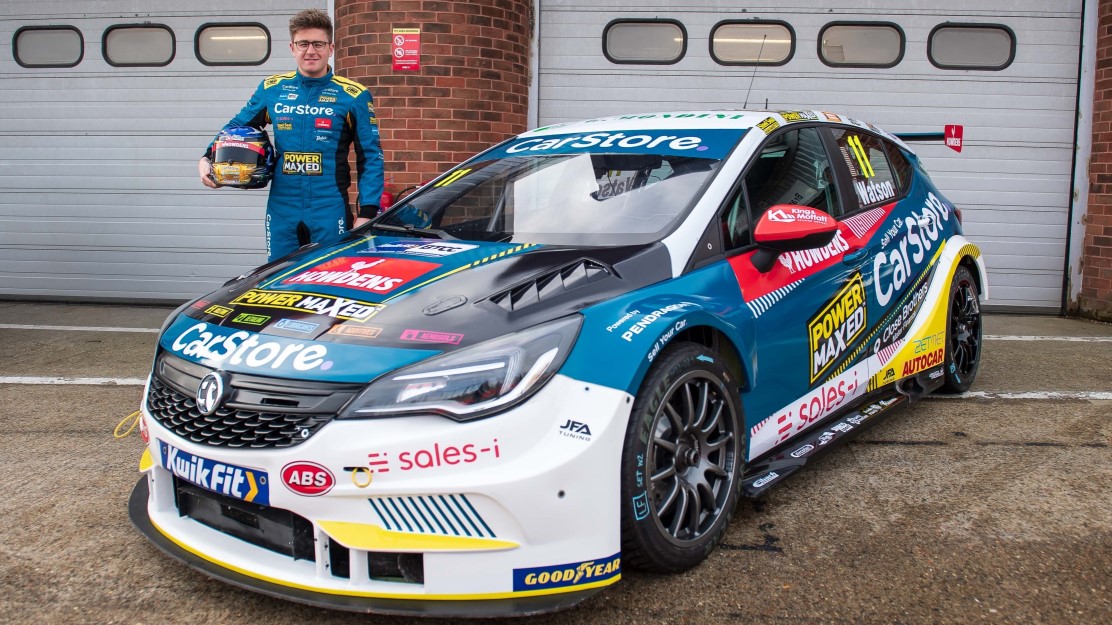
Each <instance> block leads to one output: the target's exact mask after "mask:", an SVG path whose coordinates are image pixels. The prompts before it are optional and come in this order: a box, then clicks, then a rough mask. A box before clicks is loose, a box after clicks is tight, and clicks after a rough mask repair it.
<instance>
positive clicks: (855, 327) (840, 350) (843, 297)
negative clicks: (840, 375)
mask: <svg viewBox="0 0 1112 625" xmlns="http://www.w3.org/2000/svg"><path fill="white" fill-rule="evenodd" d="M865 300H866V297H865V283H864V282H863V281H862V280H861V274H860V273H856V274H854V275H853V277H852V278H850V279H849V281H848V282H846V285H845V286H843V287H842V288H841V290H839V291H838V292H837V293H835V294H834V297H833V298H831V299H830V301H829V302H827V304H826V306H824V307H823V308H822V310H820V311H819V313H818V314H817V315H815V316H814V317H812V318H811V320H810V322H808V323H807V336H808V339H809V341H810V346H811V381H812V382H814V381H815V380H816V379H818V377H819V376H820V375H822V374H823V372H825V371H826V370H827V369H829V368H830V365H832V364H834V362H836V361H837V360H838V359H839V358H840V357H841V356H842V355H843V354H845V353H846V352H847V351H849V348H850V346H851V345H853V342H854V340H855V339H856V338H857V337H858V336H860V335H861V333H862V332H864V331H865V324H866V313H865Z"/></svg>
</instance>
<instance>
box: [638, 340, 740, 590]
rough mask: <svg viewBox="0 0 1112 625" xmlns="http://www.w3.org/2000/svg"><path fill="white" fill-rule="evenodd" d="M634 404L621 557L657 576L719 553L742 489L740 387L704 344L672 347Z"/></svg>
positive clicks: (656, 367)
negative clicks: (717, 549) (719, 543)
mask: <svg viewBox="0 0 1112 625" xmlns="http://www.w3.org/2000/svg"><path fill="white" fill-rule="evenodd" d="M658 358H659V360H657V362H656V363H655V364H654V365H653V367H652V368H651V369H650V370H649V374H648V375H647V376H646V378H645V382H644V384H643V385H642V387H641V391H640V392H639V393H638V395H637V400H636V401H635V402H634V405H633V412H632V414H631V416H630V425H629V428H628V430H627V434H626V445H625V450H624V452H623V458H622V495H623V497H622V553H623V559H624V560H625V563H626V564H628V565H631V566H633V567H635V568H640V569H644V570H650V571H660V572H674V571H682V570H685V569H689V568H691V567H693V566H695V565H696V564H698V563H699V562H701V561H702V560H703V559H704V558H706V556H707V555H708V554H709V553H710V552H711V550H713V549H714V546H715V545H716V544H717V543H718V541H719V540H720V539H721V537H722V534H723V532H724V531H725V529H726V526H727V525H728V524H729V520H730V517H731V516H732V514H733V510H734V507H735V504H736V502H737V497H738V492H739V489H740V486H741V468H742V448H743V447H742V440H743V438H744V433H743V431H742V423H743V420H742V418H741V409H740V402H739V401H738V398H737V389H736V382H735V381H734V380H733V376H732V375H731V374H730V372H729V371H728V370H727V369H726V368H725V367H724V366H723V364H722V363H721V362H720V360H719V359H718V357H717V356H716V355H715V354H714V353H712V352H711V351H710V350H708V349H706V348H705V347H703V346H701V345H695V344H691V343H681V344H677V345H674V346H672V347H671V348H669V349H668V350H666V351H665V352H664V353H662V354H661V355H660V356H659V357H658Z"/></svg>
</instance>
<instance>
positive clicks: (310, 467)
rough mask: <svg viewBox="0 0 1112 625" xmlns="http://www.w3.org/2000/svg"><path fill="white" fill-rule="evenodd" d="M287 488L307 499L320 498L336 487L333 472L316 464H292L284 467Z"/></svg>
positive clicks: (283, 481)
mask: <svg viewBox="0 0 1112 625" xmlns="http://www.w3.org/2000/svg"><path fill="white" fill-rule="evenodd" d="M282 483H283V484H285V485H286V488H288V489H290V490H291V491H293V492H295V493H297V494H298V495H304V496H306V497H319V496H321V495H323V494H325V493H327V492H328V491H330V490H332V487H333V486H335V485H336V478H335V477H334V476H333V475H332V472H331V471H329V470H328V469H326V468H325V467H323V466H321V465H319V464H317V463H315V462H304V461H303V462H291V463H289V464H287V465H286V466H284V467H282Z"/></svg>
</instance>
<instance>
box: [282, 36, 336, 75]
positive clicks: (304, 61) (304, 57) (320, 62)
mask: <svg viewBox="0 0 1112 625" xmlns="http://www.w3.org/2000/svg"><path fill="white" fill-rule="evenodd" d="M301 41H307V42H311V43H310V45H308V46H306V47H305V49H304V50H300V49H298V47H297V45H296V42H301ZM322 41H323V42H327V45H325V46H324V47H323V49H321V50H317V48H316V46H314V45H312V42H316V43H320V42H322ZM335 50H336V47H335V45H333V43H332V42H331V41H329V40H328V33H327V32H326V31H325V30H323V29H321V28H306V29H304V30H299V31H297V32H296V33H294V34H293V40H292V41H290V52H292V53H293V58H294V59H295V60H296V61H297V69H298V71H300V72H301V75H302V76H306V77H308V78H320V77H321V76H324V75H325V74H327V73H328V58H329V57H331V56H332V53H333V52H334V51H335Z"/></svg>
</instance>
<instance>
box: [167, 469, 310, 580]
mask: <svg viewBox="0 0 1112 625" xmlns="http://www.w3.org/2000/svg"><path fill="white" fill-rule="evenodd" d="M174 501H175V502H176V503H177V506H178V512H179V513H180V514H181V515H182V516H186V517H189V518H191V519H193V520H194V521H197V522H199V523H204V524H205V525H207V526H209V527H211V528H213V529H215V530H219V531H221V532H223V533H225V534H228V535H230V536H235V537H236V538H238V539H240V540H243V541H246V542H248V543H251V544H252V545H255V546H257V547H262V548H263V549H269V550H270V551H274V552H276V553H280V554H282V555H286V556H289V557H291V558H293V559H294V560H314V561H315V560H316V553H315V552H314V545H313V524H312V523H310V522H309V521H308V520H307V519H305V518H304V517H302V516H299V515H297V514H294V513H293V512H290V511H289V510H282V509H281V508H272V507H270V506H262V505H259V504H256V503H251V502H249V501H240V500H238V499H233V498H231V497H227V496H224V495H221V494H219V493H214V492H211V491H208V490H205V489H203V488H199V487H197V486H194V485H193V484H190V483H188V482H185V481H183V480H181V479H178V478H177V477H175V478H174Z"/></svg>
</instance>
